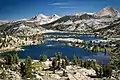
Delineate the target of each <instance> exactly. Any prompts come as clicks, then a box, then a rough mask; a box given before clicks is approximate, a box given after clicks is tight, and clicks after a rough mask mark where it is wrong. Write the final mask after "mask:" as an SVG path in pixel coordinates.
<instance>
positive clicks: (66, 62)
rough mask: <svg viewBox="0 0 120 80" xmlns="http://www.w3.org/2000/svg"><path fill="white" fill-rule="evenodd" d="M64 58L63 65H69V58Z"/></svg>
mask: <svg viewBox="0 0 120 80" xmlns="http://www.w3.org/2000/svg"><path fill="white" fill-rule="evenodd" d="M64 59H65V65H66V66H68V65H70V62H69V59H68V58H67V56H65V58H64Z"/></svg>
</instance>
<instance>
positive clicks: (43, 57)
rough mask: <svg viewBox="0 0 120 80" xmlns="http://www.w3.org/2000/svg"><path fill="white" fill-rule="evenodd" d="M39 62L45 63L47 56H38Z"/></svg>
mask: <svg viewBox="0 0 120 80" xmlns="http://www.w3.org/2000/svg"><path fill="white" fill-rule="evenodd" d="M40 61H43V62H45V61H47V56H46V55H44V54H41V55H40Z"/></svg>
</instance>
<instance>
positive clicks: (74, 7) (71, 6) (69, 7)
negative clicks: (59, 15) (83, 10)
mask: <svg viewBox="0 0 120 80" xmlns="http://www.w3.org/2000/svg"><path fill="white" fill-rule="evenodd" d="M59 8H66V9H67V8H77V7H74V6H62V7H59Z"/></svg>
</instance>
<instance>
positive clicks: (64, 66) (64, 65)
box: [62, 60, 66, 68]
mask: <svg viewBox="0 0 120 80" xmlns="http://www.w3.org/2000/svg"><path fill="white" fill-rule="evenodd" d="M62 68H66V63H65V60H62Z"/></svg>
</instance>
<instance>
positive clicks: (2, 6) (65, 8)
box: [0, 0, 120, 20]
mask: <svg viewBox="0 0 120 80" xmlns="http://www.w3.org/2000/svg"><path fill="white" fill-rule="evenodd" d="M105 6H110V7H114V8H117V9H118V10H120V0H0V20H17V19H22V18H30V17H32V16H34V15H37V14H39V13H43V14H46V15H52V14H58V15H64V14H73V13H76V12H96V11H99V10H100V9H102V8H103V7H105Z"/></svg>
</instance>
